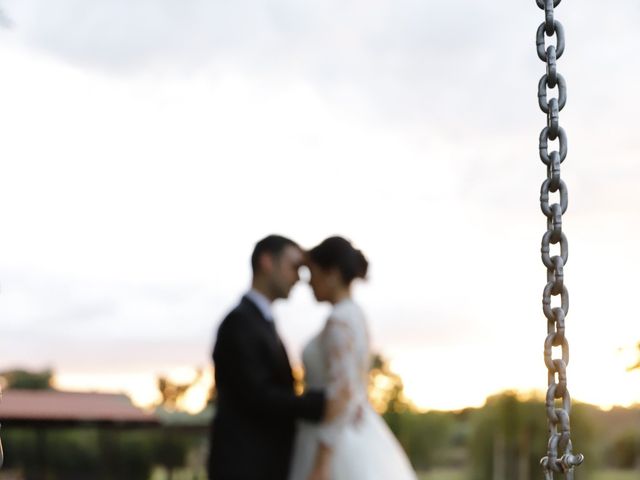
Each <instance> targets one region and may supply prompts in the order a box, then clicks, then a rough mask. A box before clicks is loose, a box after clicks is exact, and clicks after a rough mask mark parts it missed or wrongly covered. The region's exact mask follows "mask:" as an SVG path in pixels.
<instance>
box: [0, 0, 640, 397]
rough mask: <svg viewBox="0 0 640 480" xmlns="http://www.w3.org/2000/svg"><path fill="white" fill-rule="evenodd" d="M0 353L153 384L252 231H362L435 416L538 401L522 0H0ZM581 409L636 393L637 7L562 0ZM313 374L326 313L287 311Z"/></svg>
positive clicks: (243, 280) (298, 300) (528, 20)
mask: <svg viewBox="0 0 640 480" xmlns="http://www.w3.org/2000/svg"><path fill="white" fill-rule="evenodd" d="M0 8H1V11H2V21H1V22H0V24H1V25H2V26H1V27H0V65H1V67H0V105H1V110H0V132H1V134H0V139H1V143H0V145H1V149H0V165H1V175H0V205H1V206H2V208H0V221H1V224H2V229H1V230H0V287H1V289H0V345H1V350H0V352H1V354H0V367H1V368H11V367H15V366H22V367H28V368H44V367H50V368H53V369H54V370H55V371H56V372H57V374H58V378H57V380H58V385H59V386H60V387H62V388H81V389H82V388H84V389H111V390H113V389H115V390H120V389H123V390H125V391H127V392H129V393H130V394H131V395H133V396H134V398H135V399H136V401H138V402H141V403H144V402H148V401H150V400H152V399H153V395H154V391H153V385H154V375H156V374H167V373H168V374H171V375H174V376H175V377H176V378H178V377H180V376H182V378H187V377H188V376H189V374H190V372H192V370H193V368H194V367H198V366H202V367H206V366H208V365H209V361H210V360H209V353H210V349H211V346H212V342H213V339H214V334H215V328H216V326H217V324H218V322H219V321H220V319H221V317H222V316H223V315H224V313H225V312H226V311H227V310H228V309H229V308H231V307H232V306H233V304H234V302H236V301H237V299H238V298H239V296H240V295H241V294H242V292H243V291H244V290H245V289H246V288H247V286H248V283H249V278H250V270H249V263H248V258H249V255H250V252H251V249H252V247H253V244H254V243H255V241H256V240H257V239H259V238H261V237H262V236H264V235H266V234H268V233H271V232H279V233H282V234H285V235H288V236H291V237H292V238H294V239H296V240H298V241H299V242H300V243H301V244H302V245H303V246H312V245H314V244H315V243H317V242H319V241H321V240H322V239H323V238H324V237H326V236H328V235H332V234H336V233H337V234H341V235H344V236H347V237H349V238H351V239H352V240H353V241H354V243H355V244H356V245H357V246H359V247H360V248H362V250H363V251H364V252H365V253H366V254H367V255H368V257H369V259H370V263H371V271H370V279H369V281H368V282H366V283H363V284H361V285H358V287H357V290H356V296H357V299H358V300H359V301H360V303H361V304H362V306H363V308H364V309H365V310H366V311H367V313H368V316H369V320H370V323H371V329H372V333H373V338H374V344H375V348H376V350H378V351H381V352H382V353H384V354H385V355H386V356H387V357H388V358H390V359H391V360H392V365H393V367H394V368H395V369H396V370H397V371H398V372H399V373H400V374H401V375H402V376H403V378H404V379H405V383H406V388H407V392H408V393H409V394H410V395H411V397H412V398H413V399H414V401H415V402H416V404H418V405H419V406H421V407H423V408H460V407H463V406H467V405H479V404H482V402H483V400H484V398H485V397H486V396H487V395H489V394H491V393H494V392H496V391H499V390H502V389H506V388H517V389H523V390H529V389H543V388H545V384H546V370H545V367H544V363H543V359H542V351H543V342H544V338H545V333H546V319H545V318H544V316H543V315H542V311H541V308H540V307H541V303H540V300H541V293H542V289H543V287H544V284H545V280H546V276H545V269H544V267H543V265H542V263H541V262H540V258H539V245H540V238H541V236H542V234H543V233H544V231H545V228H546V226H545V219H544V217H543V215H542V213H541V212H540V209H539V203H538V196H539V188H540V184H541V183H542V181H543V180H544V178H545V175H546V171H545V167H544V165H543V164H542V163H541V162H540V160H539V158H538V152H537V149H538V145H537V141H538V140H537V139H538V135H539V132H540V130H541V129H542V127H543V126H544V125H545V121H546V119H545V116H544V115H543V114H542V112H540V111H539V109H538V107H537V93H536V87H537V82H538V79H539V78H540V76H541V75H542V74H543V73H544V64H543V63H542V62H540V61H539V60H538V58H537V55H536V52H535V31H536V28H537V26H538V25H539V23H540V22H541V21H542V19H543V13H542V11H541V10H539V9H538V8H537V6H536V4H535V1H534V0H528V1H524V0H518V1H506V0H505V1H503V2H478V1H475V0H451V1H448V2H436V1H432V0H367V1H364V0H348V1H344V0H341V1H338V0H322V1H320V0H307V1H305V2H301V1H293V0H270V1H267V0H236V1H234V2H222V1H205V0H183V1H181V2H174V1H171V0H136V1H129V0H111V1H108V2H107V1H99V0H58V1H56V2H51V1H46V0H0ZM557 18H558V19H559V20H560V21H561V22H562V23H563V24H564V25H565V29H566V33H567V49H566V52H565V54H564V56H563V57H562V58H561V59H560V60H559V71H560V72H561V73H562V74H563V75H564V76H565V77H566V79H567V82H568V90H569V101H568V103H567V107H566V108H565V109H564V110H563V112H562V113H561V117H560V120H561V124H562V125H563V126H564V127H565V129H566V131H567V133H568V137H569V145H570V150H569V156H568V158H567V161H566V162H565V163H564V164H563V178H564V179H565V180H566V182H567V184H568V187H569V194H570V205H569V211H568V212H567V215H566V219H565V222H564V225H565V232H566V233H567V236H568V238H569V242H570V258H569V262H568V265H567V266H566V269H565V275H566V284H567V286H568V288H569V291H570V293H571V311H570V313H569V315H568V318H567V335H568V337H569V340H570V342H571V353H572V355H571V363H570V366H569V370H568V374H569V387H570V390H571V392H572V394H573V396H574V397H575V398H578V399H580V400H584V401H589V402H594V403H598V404H601V405H603V406H608V405H612V404H628V403H632V402H638V401H640V378H639V375H640V374H636V373H626V372H625V366H626V365H627V364H629V363H631V362H633V361H634V348H635V344H636V342H637V341H638V340H640V327H639V326H638V325H639V324H638V321H637V317H638V315H637V310H638V307H637V302H636V297H637V292H636V288H637V285H638V282H637V280H636V273H637V271H638V269H639V267H640V254H639V252H638V248H637V245H638V244H639V242H640V227H639V222H638V221H639V219H640V218H639V216H640V194H639V193H638V184H639V181H640V166H639V165H638V163H637V161H636V160H637V159H638V157H639V153H640V137H639V136H638V135H637V132H636V129H637V127H636V122H637V119H636V117H637V112H638V110H639V108H640V93H639V90H638V88H637V85H638V77H639V76H640V55H638V45H640V30H638V28H637V25H638V23H639V22H640V6H639V5H638V2H637V0H620V1H618V2H616V5H611V6H609V7H608V8H606V9H605V8H602V2H599V1H596V0H583V1H581V2H579V3H577V2H562V4H561V5H560V6H559V7H558V8H557ZM276 309H277V315H278V322H279V323H278V325H279V330H280V332H281V334H282V336H283V337H284V339H285V341H286V343H287V345H288V347H289V350H290V352H291V357H292V359H293V360H294V361H295V362H297V361H298V358H299V352H300V350H301V348H302V346H303V345H304V343H305V342H306V341H307V339H309V337H310V336H312V335H313V334H314V333H315V332H316V331H317V330H318V329H319V328H320V327H321V325H322V322H323V321H324V318H325V316H326V314H327V312H328V307H327V306H326V305H320V306H318V305H316V304H315V302H314V301H313V300H312V296H311V293H310V290H309V288H308V286H306V285H304V284H301V285H299V286H298V287H296V289H295V290H294V292H293V295H292V298H291V299H290V301H289V302H287V303H281V304H278V305H277V307H276Z"/></svg>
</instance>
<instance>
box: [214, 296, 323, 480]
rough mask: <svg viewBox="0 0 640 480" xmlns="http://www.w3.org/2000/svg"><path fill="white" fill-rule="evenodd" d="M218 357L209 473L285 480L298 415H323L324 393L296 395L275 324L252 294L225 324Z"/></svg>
mask: <svg viewBox="0 0 640 480" xmlns="http://www.w3.org/2000/svg"><path fill="white" fill-rule="evenodd" d="M213 362H214V366H215V379H216V389H217V403H216V415H215V417H214V419H213V423H212V429H211V451H210V456H209V478H210V479H211V480H286V478H287V474H288V470H289V462H290V457H291V450H292V446H293V439H294V434H295V420H296V419H298V418H303V419H307V420H312V421H318V420H320V418H321V417H322V414H323V411H324V402H325V400H324V394H323V393H322V392H309V393H307V394H306V395H304V396H296V395H295V393H294V386H293V385H294V380H293V375H292V373H291V366H290V365H289V359H288V358H287V353H286V351H285V349H284V346H283V345H282V343H281V341H280V338H278V335H277V333H276V331H275V327H274V325H273V323H272V322H269V321H268V320H266V319H265V318H264V317H263V316H262V314H261V313H260V310H259V309H258V307H256V305H255V304H254V303H253V302H252V301H251V300H249V299H248V298H247V297H244V298H243V299H242V301H241V302H240V304H239V305H238V306H237V307H236V308H235V309H234V310H233V311H231V313H229V315H227V317H226V318H225V319H224V320H223V321H222V323H221V324H220V327H219V329H218V335H217V339H216V343H215V347H214V349H213Z"/></svg>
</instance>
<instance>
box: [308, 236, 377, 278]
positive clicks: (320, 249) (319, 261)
mask: <svg viewBox="0 0 640 480" xmlns="http://www.w3.org/2000/svg"><path fill="white" fill-rule="evenodd" d="M307 254H308V256H309V259H310V260H311V261H312V262H313V263H315V264H316V265H318V266H319V267H320V268H323V269H325V270H328V269H330V268H337V269H338V271H339V272H340V275H341V276H342V280H344V282H345V283H346V284H347V285H349V284H350V283H351V282H352V281H353V280H354V279H355V278H365V277H366V276H367V270H368V268H369V262H368V261H367V259H366V257H365V256H364V254H363V253H362V252H361V251H360V250H358V249H357V248H354V247H353V245H351V242H349V240H346V239H345V238H342V237H337V236H336V237H329V238H327V239H325V240H323V241H322V243H321V244H320V245H318V246H316V247H313V248H312V249H311V250H309V252H307Z"/></svg>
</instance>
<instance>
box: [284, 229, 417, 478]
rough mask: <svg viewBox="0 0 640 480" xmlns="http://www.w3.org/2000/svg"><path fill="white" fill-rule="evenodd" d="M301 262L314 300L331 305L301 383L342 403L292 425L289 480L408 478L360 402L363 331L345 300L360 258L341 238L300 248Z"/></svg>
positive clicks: (394, 444)
mask: <svg viewBox="0 0 640 480" xmlns="http://www.w3.org/2000/svg"><path fill="white" fill-rule="evenodd" d="M308 266H309V270H310V271H311V279H310V282H309V283H310V284H311V288H312V289H313V293H314V295H315V297H316V299H317V300H318V301H319V302H329V303H331V304H332V305H333V309H332V311H331V314H330V315H329V318H328V319H327V322H326V323H325V325H324V328H323V329H322V331H321V332H320V333H319V334H318V335H317V336H316V337H315V338H313V339H312V340H311V341H310V342H309V343H308V344H307V346H306V347H305V349H304V351H303V363H304V367H305V383H306V387H307V388H313V389H324V390H325V391H326V392H327V395H329V396H332V395H334V396H335V395H339V392H344V391H345V389H347V390H348V391H349V392H350V400H349V402H348V404H347V406H346V407H345V409H344V412H343V413H342V415H340V416H338V417H337V418H335V419H334V420H333V421H330V422H325V423H321V424H312V423H308V422H301V423H300V424H299V426H298V433H297V436H296V439H295V444H294V450H293V457H292V465H291V474H290V476H289V478H290V480H416V475H415V473H414V472H413V470H412V468H411V465H410V464H409V460H408V459H407V457H406V455H405V453H404V451H403V450H402V448H401V447H400V444H399V443H398V441H397V440H396V439H395V437H394V436H393V434H392V433H391V431H390V430H389V428H388V427H387V425H386V424H385V423H384V421H383V420H382V418H381V417H380V416H379V415H378V414H377V413H376V412H375V411H374V410H373V408H372V407H371V406H370V404H369V402H368V400H367V383H368V382H367V379H368V372H369V366H370V358H369V356H370V354H369V335H368V332H367V323H366V319H365V317H364V314H363V313H362V310H360V307H359V306H358V305H357V304H356V303H355V302H354V301H353V299H352V298H351V283H352V282H353V280H354V279H356V278H364V277H365V276H366V273H367V267H368V262H367V260H366V258H365V257H364V255H363V254H362V252H361V251H360V250H356V249H355V248H354V247H353V246H352V245H351V243H349V242H348V241H347V240H345V239H344V238H342V237H330V238H327V239H326V240H324V241H323V242H322V243H321V244H320V245H318V246H316V247H315V248H313V249H311V250H310V251H309V252H308Z"/></svg>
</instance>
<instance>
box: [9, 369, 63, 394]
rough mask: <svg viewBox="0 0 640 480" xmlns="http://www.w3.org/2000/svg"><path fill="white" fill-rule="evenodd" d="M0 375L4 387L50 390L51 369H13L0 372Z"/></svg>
mask: <svg viewBox="0 0 640 480" xmlns="http://www.w3.org/2000/svg"><path fill="white" fill-rule="evenodd" d="M0 377H1V378H2V379H3V380H4V382H3V383H4V387H6V388H16V389H26V390H51V389H52V388H53V387H52V386H51V381H52V380H53V371H51V370H42V371H40V372H31V371H28V370H22V369H15V370H7V371H5V372H2V373H0Z"/></svg>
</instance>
